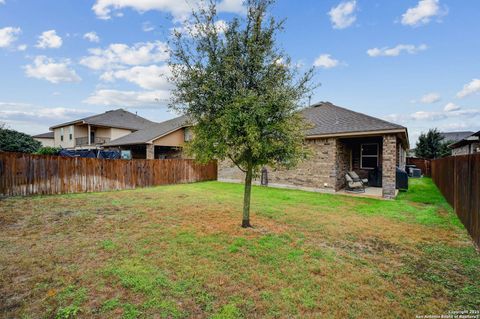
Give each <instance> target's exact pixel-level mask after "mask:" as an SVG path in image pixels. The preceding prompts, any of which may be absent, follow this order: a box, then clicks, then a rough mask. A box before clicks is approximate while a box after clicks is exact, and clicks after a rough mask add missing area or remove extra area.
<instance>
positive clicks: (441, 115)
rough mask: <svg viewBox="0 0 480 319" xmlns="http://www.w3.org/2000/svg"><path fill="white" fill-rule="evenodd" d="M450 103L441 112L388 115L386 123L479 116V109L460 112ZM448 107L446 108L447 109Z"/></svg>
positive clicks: (460, 110)
mask: <svg viewBox="0 0 480 319" xmlns="http://www.w3.org/2000/svg"><path fill="white" fill-rule="evenodd" d="M450 104H452V103H449V104H447V105H446V106H445V107H444V109H443V110H442V111H417V112H414V113H411V114H390V115H387V116H386V117H385V119H386V120H387V121H392V122H396V123H404V124H407V123H409V121H432V122H433V121H440V120H451V119H457V120H458V119H459V118H468V119H471V118H473V117H478V116H480V109H466V110H462V109H461V108H460V107H459V106H456V105H454V104H452V105H450ZM447 106H448V107H447Z"/></svg>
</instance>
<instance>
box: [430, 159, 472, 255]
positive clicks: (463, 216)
mask: <svg viewBox="0 0 480 319" xmlns="http://www.w3.org/2000/svg"><path fill="white" fill-rule="evenodd" d="M432 179H433V181H434V182H435V184H436V185H437V186H438V188H439V189H440V191H441V192H442V194H443V196H445V198H446V199H447V201H448V202H449V203H450V205H452V207H453V208H454V209H455V212H456V213H457V215H458V217H459V218H460V220H461V221H462V223H463V225H465V228H466V229H467V230H468V232H469V233H470V235H471V236H472V238H473V240H474V241H475V243H476V244H477V246H479V247H480V154H472V155H462V156H450V157H446V158H442V159H438V160H434V161H432Z"/></svg>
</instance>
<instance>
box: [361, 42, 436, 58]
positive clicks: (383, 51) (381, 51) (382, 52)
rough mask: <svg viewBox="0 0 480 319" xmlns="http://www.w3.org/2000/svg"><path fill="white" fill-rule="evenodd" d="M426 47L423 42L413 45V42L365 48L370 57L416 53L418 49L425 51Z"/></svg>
mask: <svg viewBox="0 0 480 319" xmlns="http://www.w3.org/2000/svg"><path fill="white" fill-rule="evenodd" d="M427 48H428V47H427V46H426V45H425V44H421V45H419V46H415V45H413V44H399V45H397V46H395V47H393V48H389V47H383V48H372V49H369V50H367V54H368V55H369V56H371V57H379V56H399V55H400V54H401V53H402V52H406V53H408V54H416V53H418V52H420V51H425V50H426V49H427Z"/></svg>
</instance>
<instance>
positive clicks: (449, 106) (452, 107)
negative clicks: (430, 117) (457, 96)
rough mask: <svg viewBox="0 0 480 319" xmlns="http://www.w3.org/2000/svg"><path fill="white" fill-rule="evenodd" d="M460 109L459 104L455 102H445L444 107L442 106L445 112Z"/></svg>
mask: <svg viewBox="0 0 480 319" xmlns="http://www.w3.org/2000/svg"><path fill="white" fill-rule="evenodd" d="M460 109H461V107H460V106H458V105H456V104H454V103H452V102H450V103H447V104H446V105H445V107H444V108H443V110H444V111H445V112H452V111H458V110H460Z"/></svg>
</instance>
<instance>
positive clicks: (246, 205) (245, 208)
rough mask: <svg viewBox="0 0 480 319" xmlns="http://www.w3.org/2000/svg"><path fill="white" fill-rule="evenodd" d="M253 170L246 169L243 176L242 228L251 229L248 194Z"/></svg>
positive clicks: (250, 168) (250, 189)
mask: <svg viewBox="0 0 480 319" xmlns="http://www.w3.org/2000/svg"><path fill="white" fill-rule="evenodd" d="M252 176H253V168H252V167H248V168H247V172H246V174H245V192H244V194H243V219H242V227H243V228H247V227H252V225H250V194H251V193H252Z"/></svg>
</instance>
